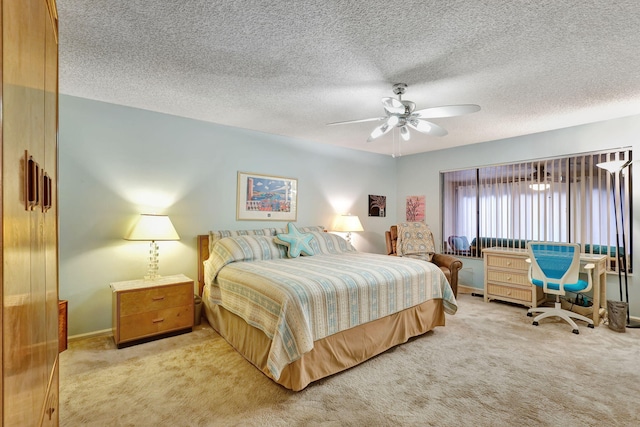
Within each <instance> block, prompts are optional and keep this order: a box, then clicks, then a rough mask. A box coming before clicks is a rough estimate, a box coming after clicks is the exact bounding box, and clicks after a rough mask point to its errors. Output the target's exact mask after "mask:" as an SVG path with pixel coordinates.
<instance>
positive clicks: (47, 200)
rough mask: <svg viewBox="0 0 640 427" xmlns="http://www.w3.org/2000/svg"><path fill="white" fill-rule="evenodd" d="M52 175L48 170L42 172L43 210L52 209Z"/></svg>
mask: <svg viewBox="0 0 640 427" xmlns="http://www.w3.org/2000/svg"><path fill="white" fill-rule="evenodd" d="M51 191H52V190H51V177H49V174H48V173H46V172H43V174H42V212H47V211H48V210H49V209H51V194H52V193H51Z"/></svg>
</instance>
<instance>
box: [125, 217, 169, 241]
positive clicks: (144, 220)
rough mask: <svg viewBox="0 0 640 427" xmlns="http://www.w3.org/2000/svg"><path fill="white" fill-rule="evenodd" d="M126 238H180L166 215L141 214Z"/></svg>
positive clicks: (152, 239)
mask: <svg viewBox="0 0 640 427" xmlns="http://www.w3.org/2000/svg"><path fill="white" fill-rule="evenodd" d="M125 239H126V240H147V241H156V240H180V236H178V233H177V232H176V229H175V228H174V227H173V224H172V223H171V220H170V219H169V217H168V216H167V215H154V214H141V215H140V219H139V220H138V223H137V224H136V225H135V227H133V229H132V230H131V232H130V233H129V235H128V236H127V237H125Z"/></svg>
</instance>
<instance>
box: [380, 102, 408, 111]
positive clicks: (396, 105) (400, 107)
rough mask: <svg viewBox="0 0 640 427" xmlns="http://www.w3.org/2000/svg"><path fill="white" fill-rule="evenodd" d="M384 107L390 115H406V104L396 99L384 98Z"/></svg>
mask: <svg viewBox="0 0 640 427" xmlns="http://www.w3.org/2000/svg"><path fill="white" fill-rule="evenodd" d="M382 106H383V107H384V110H385V111H386V112H387V113H389V114H404V111H405V107H404V104H403V103H402V102H400V101H399V100H397V99H395V98H382Z"/></svg>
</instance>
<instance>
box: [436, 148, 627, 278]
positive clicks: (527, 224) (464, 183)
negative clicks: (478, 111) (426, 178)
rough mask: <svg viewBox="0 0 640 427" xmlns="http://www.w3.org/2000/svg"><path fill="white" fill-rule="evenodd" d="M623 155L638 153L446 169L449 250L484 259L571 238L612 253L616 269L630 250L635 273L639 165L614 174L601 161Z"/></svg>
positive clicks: (445, 228)
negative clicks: (490, 253) (491, 252)
mask: <svg viewBox="0 0 640 427" xmlns="http://www.w3.org/2000/svg"><path fill="white" fill-rule="evenodd" d="M617 160H624V161H630V160H632V152H631V150H630V149H628V148H625V149H618V150H611V151H604V152H597V153H588V154H580V155H574V156H569V157H562V158H550V159H538V160H532V161H527V162H522V163H514V164H503V165H493V166H486V167H481V168H474V169H466V170H457V171H448V172H442V173H441V183H442V200H443V203H442V236H444V241H443V243H442V250H443V252H445V253H454V254H456V255H460V256H474V257H480V256H482V248H486V247H495V246H499V247H510V248H526V243H527V242H528V241H534V240H535V241H554V242H571V243H578V244H580V246H581V251H582V252H584V253H591V254H603V255H605V254H606V255H608V257H607V265H608V268H609V269H615V268H616V267H617V265H616V264H617V263H618V262H617V260H618V259H619V255H620V254H625V255H626V258H625V259H626V261H627V268H628V269H629V271H631V261H632V259H633V258H632V256H631V247H632V237H633V236H632V233H631V227H630V224H631V218H632V203H631V182H632V180H631V174H632V164H629V165H628V166H627V167H625V168H624V169H623V170H622V171H620V172H614V173H610V172H608V171H607V170H605V169H602V168H600V167H598V166H597V165H598V164H600V163H603V162H609V161H617ZM616 220H617V224H618V226H617V227H616ZM461 239H463V240H461ZM465 240H466V241H468V242H469V243H468V247H466V248H465V247H462V248H461V247H459V246H460V245H459V243H460V242H461V241H465ZM454 242H455V243H454Z"/></svg>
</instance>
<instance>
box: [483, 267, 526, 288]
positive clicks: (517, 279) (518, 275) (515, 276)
mask: <svg viewBox="0 0 640 427" xmlns="http://www.w3.org/2000/svg"><path fill="white" fill-rule="evenodd" d="M487 279H488V280H489V281H491V282H502V283H506V284H509V285H520V286H531V283H529V274H528V273H522V272H511V271H502V270H489V271H487Z"/></svg>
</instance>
